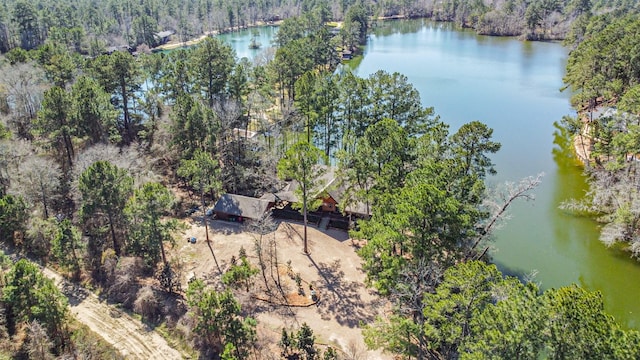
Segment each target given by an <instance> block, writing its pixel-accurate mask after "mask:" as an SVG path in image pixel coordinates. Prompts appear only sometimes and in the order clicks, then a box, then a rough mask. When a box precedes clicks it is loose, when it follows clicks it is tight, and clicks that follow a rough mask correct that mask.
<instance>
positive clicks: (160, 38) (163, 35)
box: [153, 30, 176, 45]
mask: <svg viewBox="0 0 640 360" xmlns="http://www.w3.org/2000/svg"><path fill="white" fill-rule="evenodd" d="M175 33H176V32H175V31H173V30H165V31H161V32H159V33H155V34H153V37H154V38H155V39H156V42H157V43H158V45H163V44H166V43H168V42H169V38H170V37H171V35H173V34H175Z"/></svg>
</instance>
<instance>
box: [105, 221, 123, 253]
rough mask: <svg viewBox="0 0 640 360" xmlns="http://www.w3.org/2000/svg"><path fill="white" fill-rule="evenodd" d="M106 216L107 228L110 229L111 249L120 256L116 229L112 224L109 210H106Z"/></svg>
mask: <svg viewBox="0 0 640 360" xmlns="http://www.w3.org/2000/svg"><path fill="white" fill-rule="evenodd" d="M107 216H108V217H109V230H110V231H111V239H112V240H113V251H114V252H115V253H116V256H120V245H119V244H118V240H117V239H116V229H115V226H114V224H113V216H112V215H111V211H108V212H107Z"/></svg>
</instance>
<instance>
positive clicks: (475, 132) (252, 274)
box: [0, 0, 640, 359]
mask: <svg viewBox="0 0 640 360" xmlns="http://www.w3.org/2000/svg"><path fill="white" fill-rule="evenodd" d="M636 10H637V4H636V3H635V2H632V1H630V2H625V1H599V2H596V1H594V2H593V3H589V2H588V1H570V2H563V1H553V0H551V1H548V0H540V1H531V2H525V1H522V2H520V1H504V2H501V1H497V2H493V3H491V4H486V3H485V2H477V1H449V0H447V1H443V2H437V3H436V2H432V1H429V0H425V1H418V2H414V3H406V2H393V1H385V2H378V3H367V2H355V3H354V2H340V3H337V2H336V3H332V2H320V1H318V2H313V1H304V2H243V1H234V0H229V1H224V0H220V1H215V2H214V1H207V0H204V1H197V2H195V1H185V2H166V3H165V2H158V1H153V0H149V1H146V0H145V1H140V2H126V1H119V0H113V1H107V2H83V1H57V2H51V1H49V2H47V1H42V2H40V1H30V2H26V1H16V2H14V1H6V2H3V3H2V4H0V51H1V52H2V53H3V54H4V55H3V56H2V58H1V63H0V73H1V74H3V75H2V78H1V79H0V114H1V118H0V239H1V240H2V243H3V244H4V245H3V246H5V248H6V249H7V250H13V251H15V253H17V254H19V256H13V257H8V256H3V257H1V258H0V269H1V271H2V277H1V281H0V289H1V294H0V308H1V309H2V311H1V312H0V314H1V315H0V353H1V354H2V355H3V356H5V357H7V358H19V359H27V358H41V359H46V358H56V357H58V358H114V357H116V356H117V355H116V354H114V350H113V349H109V347H108V346H106V345H104V346H95V347H93V346H87V345H88V344H94V343H95V340H88V337H89V336H91V335H89V334H87V331H86V329H83V328H82V327H80V326H78V325H77V324H75V323H74V322H73V319H72V318H73V317H72V316H71V315H70V314H69V311H68V309H67V298H66V297H65V296H64V295H63V294H62V293H61V292H60V290H59V289H57V288H56V287H55V285H54V284H53V282H52V281H51V280H49V279H48V278H46V277H44V276H43V275H42V274H41V272H40V269H39V267H38V266H37V265H35V264H34V263H32V262H30V261H27V259H24V258H23V257H28V258H29V259H32V260H34V261H37V262H38V263H40V264H42V265H46V266H48V267H51V268H54V269H56V270H57V271H58V272H60V273H61V274H63V275H64V276H65V278H67V279H68V281H71V282H74V283H78V284H82V286H84V287H87V288H89V289H92V290H93V291H95V292H97V293H100V294H101V295H102V296H104V297H105V298H106V299H107V300H108V301H109V302H110V303H111V304H114V305H118V306H119V307H121V308H123V309H125V310H126V311H129V312H131V313H133V314H137V315H138V316H140V317H141V318H143V319H145V320H146V321H148V322H150V323H153V324H154V326H164V327H167V328H170V329H171V330H170V331H169V334H170V335H168V336H169V337H174V338H179V339H182V340H183V342H184V346H185V347H187V348H188V349H189V350H187V351H188V352H190V353H192V354H197V355H196V356H201V357H203V358H214V359H218V358H220V359H247V358H255V359H268V358H274V359H275V358H287V359H298V358H305V359H316V358H318V359H319V358H322V359H342V358H345V359H346V358H348V357H347V356H346V355H345V352H344V351H336V350H335V349H333V348H332V347H319V346H318V345H316V344H314V335H313V331H314V329H312V328H310V327H309V326H307V325H306V324H303V325H302V326H300V327H299V328H297V329H285V328H283V329H282V337H281V339H280V341H279V344H278V346H279V348H280V349H281V352H280V354H277V353H269V352H265V350H264V349H263V348H259V347H258V346H257V345H256V344H258V343H261V342H262V341H263V339H260V336H261V333H260V332H259V331H258V330H257V329H258V323H257V320H256V318H255V317H253V316H252V314H248V313H247V312H246V311H244V310H243V309H245V308H246V305H247V304H246V303H242V301H241V297H240V293H242V292H244V290H245V288H246V289H247V290H248V289H249V288H251V287H257V286H261V285H259V283H260V281H259V280H256V279H258V278H260V277H262V278H263V279H264V286H265V287H266V288H269V286H271V282H270V281H272V280H269V279H268V278H267V276H266V271H267V268H268V267H267V265H265V260H263V256H264V253H263V252H262V251H263V250H261V249H259V248H256V249H254V250H253V251H251V250H249V252H251V260H249V257H248V256H247V252H248V251H247V250H243V252H241V253H239V254H238V257H237V258H235V257H234V260H233V261H232V262H231V265H230V266H228V267H227V268H225V271H224V274H222V275H221V276H220V277H217V278H215V279H196V280H194V281H191V282H190V283H188V284H183V283H182V281H181V279H182V278H183V275H184V274H182V270H181V268H180V264H179V263H177V262H175V261H174V260H173V259H172V258H171V257H170V256H168V254H167V252H168V250H169V249H170V248H173V246H174V245H175V244H176V242H177V240H178V237H179V234H180V233H181V231H182V230H183V229H184V226H185V225H184V222H183V221H182V220H183V219H184V218H185V217H187V215H188V214H189V212H190V211H191V210H192V209H195V207H196V206H200V209H199V210H200V211H204V209H205V207H206V204H212V203H213V202H215V200H216V199H217V198H218V197H220V196H221V195H222V194H225V193H231V194H241V195H247V196H251V197H259V196H261V195H263V194H265V193H271V192H275V191H277V190H278V189H279V188H281V187H282V185H283V183H284V181H285V180H291V179H293V180H296V181H297V182H298V183H300V184H301V185H302V186H300V188H299V190H298V192H299V194H298V195H299V198H300V199H302V203H301V204H300V207H301V211H302V213H303V215H304V216H305V219H306V215H307V212H308V211H307V209H310V208H313V207H314V206H316V207H317V206H318V205H317V203H316V202H315V201H314V200H315V199H313V196H312V195H310V194H312V193H313V189H314V188H316V187H317V186H318V184H317V183H315V181H314V180H315V179H316V178H318V177H319V176H321V175H322V172H324V171H326V168H327V165H332V164H331V161H330V160H329V159H334V165H335V167H336V169H337V170H336V171H337V174H338V178H339V180H340V182H341V184H342V185H343V186H344V187H345V188H346V189H347V190H346V192H345V199H346V200H345V201H346V202H347V203H351V204H358V203H365V204H367V205H368V206H371V208H372V209H375V210H373V211H372V214H371V217H370V219H367V220H364V219H363V220H361V221H358V223H357V226H356V227H355V228H354V229H353V230H352V231H351V232H350V234H349V235H350V236H351V237H352V238H355V239H362V240H364V243H365V245H363V246H362V247H361V248H360V249H359V250H358V255H359V256H360V258H361V260H362V269H363V271H364V272H365V273H366V277H367V286H370V287H371V289H372V291H375V292H376V293H377V294H379V296H380V297H381V298H383V299H384V300H385V301H387V302H388V304H389V308H390V311H389V312H388V313H387V314H386V315H385V316H381V317H379V318H378V319H376V320H375V321H372V322H371V323H368V324H362V328H363V336H364V339H365V342H366V344H367V346H369V347H370V348H371V349H379V348H381V349H384V350H385V351H386V352H388V353H391V354H393V355H395V356H398V357H400V358H407V359H409V358H417V359H457V358H465V359H487V358H493V359H512V358H527V359H537V358H539V357H540V356H541V355H544V356H546V357H548V358H552V359H567V358H596V359H600V358H615V359H637V358H640V334H639V333H638V332H637V331H635V330H627V329H624V328H623V327H621V326H620V325H619V324H617V323H616V321H615V319H613V317H611V316H610V315H608V314H606V312H605V311H604V305H603V299H602V295H601V294H599V293H592V292H588V291H586V290H584V289H582V288H580V287H578V286H567V287H563V288H558V289H548V290H546V291H541V290H540V289H539V287H538V285H537V284H536V283H535V281H534V280H533V279H527V278H523V279H517V278H513V277H506V276H504V275H503V274H502V273H500V271H499V270H498V269H497V268H496V267H495V265H492V264H491V258H490V255H489V254H488V252H487V251H488V249H489V246H490V243H491V239H492V231H493V230H494V229H495V227H496V226H497V224H499V223H500V222H501V221H503V217H504V215H505V211H506V209H507V208H508V206H509V205H510V204H511V203H512V202H514V201H518V200H523V199H524V200H526V199H528V198H530V193H531V191H532V190H533V189H534V188H535V186H536V185H537V184H538V183H539V181H540V178H538V177H532V178H527V179H523V180H522V181H521V182H519V183H516V184H510V185H508V186H506V187H505V189H504V192H503V193H502V194H501V195H502V196H501V197H497V198H494V197H491V196H490V195H489V191H488V189H487V184H486V182H485V180H486V179H487V177H488V176H489V175H491V174H494V173H495V171H496V170H495V169H494V167H493V163H492V161H491V155H492V154H494V153H496V152H498V151H499V150H500V147H501V146H500V144H499V143H497V142H495V141H493V140H492V133H493V130H492V129H491V128H489V127H487V126H486V125H485V124H483V123H481V122H478V121H473V122H470V123H468V124H465V125H463V126H462V127H461V128H460V129H458V130H457V131H455V132H451V131H450V130H449V127H448V125H447V124H446V119H440V117H439V116H438V115H437V114H435V112H434V110H433V108H430V107H424V106H423V105H422V104H421V101H420V96H419V94H418V92H417V90H416V89H415V88H414V87H413V85H412V84H411V83H409V81H408V79H407V77H406V76H404V75H402V74H399V73H387V72H385V71H382V70H381V71H378V72H376V73H374V74H372V75H371V76H369V77H367V78H359V77H357V76H355V75H354V74H352V73H350V72H348V71H345V72H335V71H334V70H335V69H336V66H337V65H338V63H339V62H340V57H339V53H338V49H343V48H357V47H358V46H363V45H366V34H367V31H368V29H369V28H370V27H372V26H375V23H376V21H378V20H377V18H378V17H379V16H396V15H401V16H405V17H417V16H420V17H430V18H433V19H435V20H441V21H455V22H456V23H458V24H459V25H460V26H464V27H472V28H474V29H476V30H477V31H478V32H480V33H487V34H494V35H517V36H522V37H523V38H525V39H564V40H565V42H566V44H567V46H568V47H570V48H571V49H572V51H571V54H570V57H569V63H568V66H567V73H566V77H565V83H566V84H567V88H568V89H569V88H570V89H571V91H572V93H573V94H574V95H573V99H572V101H573V105H574V106H575V107H576V108H577V109H579V110H584V111H585V113H589V112H592V111H595V110H596V109H598V108H601V107H602V106H604V105H617V106H618V108H619V109H621V110H623V111H624V112H625V114H634V115H636V116H637V115H640V106H638V101H637V100H638V78H639V77H640V71H639V69H638V68H637V67H638V62H637V61H636V60H637V59H635V58H634V56H636V54H638V53H640V52H638V51H637V49H638V46H639V45H638V44H640V42H639V41H638V40H639V39H638V38H637V37H638V35H637V34H640V31H638V29H637V27H638V26H639V25H640V20H638V16H637V14H636V13H635V11H636ZM620 14H628V16H620ZM271 21H281V24H280V25H279V31H278V34H277V37H276V41H275V45H276V47H275V50H273V51H268V52H265V54H264V55H263V56H261V57H259V58H258V59H257V60H256V61H255V62H250V61H248V60H247V59H246V58H243V59H237V57H236V55H235V53H234V51H233V50H232V48H231V47H230V46H229V45H227V44H225V43H224V42H222V41H221V40H219V39H218V38H216V37H211V36H209V37H206V38H205V39H204V40H203V41H202V42H200V43H199V44H198V45H197V46H193V47H189V48H181V49H177V50H173V51H170V52H152V51H151V49H152V48H154V47H155V46H156V45H158V38H157V37H156V36H155V34H156V33H157V32H159V31H162V30H166V29H168V30H172V31H175V34H176V35H175V36H177V37H178V38H179V39H180V40H182V41H183V40H187V39H190V38H192V37H197V36H198V35H201V34H207V33H212V32H222V31H229V30H231V29H233V28H237V27H245V26H248V25H253V24H258V23H268V22H271ZM330 21H341V22H342V24H343V26H342V27H341V28H340V30H339V31H338V33H337V35H336V34H334V33H332V31H331V29H330V28H329V27H327V26H326V23H327V22H330ZM123 45H124V46H125V48H120V49H121V50H120V51H113V52H107V51H106V50H107V48H109V47H112V46H118V47H120V46H123ZM626 119H627V118H626V117H624V119H618V118H615V119H614V120H612V121H610V122H600V123H599V124H604V125H607V126H604V125H599V126H591V127H590V128H591V129H595V130H593V131H598V133H596V134H595V135H593V136H594V137H596V138H599V139H610V140H609V141H601V142H598V143H597V144H595V145H594V149H595V150H594V152H593V153H594V154H595V155H594V156H597V158H595V159H596V160H597V161H595V162H594V166H593V168H592V171H593V172H592V173H593V177H594V184H596V185H595V186H594V187H593V190H592V194H591V196H590V197H589V198H588V200H589V202H580V203H578V202H575V203H571V204H565V206H566V207H567V208H570V209H572V210H574V211H580V212H586V213H589V214H594V213H595V214H598V215H599V216H601V217H602V219H603V221H606V222H607V223H608V225H607V226H606V227H605V230H604V231H603V237H604V239H605V240H604V241H609V242H610V243H614V242H620V241H624V242H629V243H630V248H631V251H632V253H633V254H638V253H640V241H638V240H637V239H640V237H638V231H637V226H638V219H639V215H640V211H638V209H636V208H637V204H638V201H636V200H637V199H636V197H637V196H636V195H637V185H636V179H637V176H636V174H637V171H636V168H637V165H636V164H637V162H636V161H629V154H632V155H633V156H632V158H633V159H635V155H636V154H637V153H639V152H640V149H636V148H637V146H638V144H639V142H638V141H636V138H637V136H636V133H637V132H638V131H637V130H638V122H637V120H631V121H626ZM633 119H637V117H636V118H633ZM623 120H624V121H626V122H623ZM621 124H622V125H621ZM582 126H583V121H581V120H580V119H579V118H576V119H570V118H566V119H564V121H563V123H562V124H560V125H559V126H558V127H559V129H561V130H562V131H564V132H565V133H566V134H568V135H569V134H579V133H581V132H582V131H581V129H582ZM620 128H624V129H625V130H628V131H620ZM248 131H254V132H256V133H257V134H259V136H260V137H261V138H262V139H263V140H264V141H261V142H258V143H256V142H252V141H250V139H248V137H247V136H246V134H247V132H248ZM243 134H245V135H243ZM320 164H322V165H324V166H319V165H320ZM178 192H182V193H187V194H189V195H190V200H188V201H185V200H184V198H183V197H178V196H177V193H178ZM621 199H622V200H625V201H619V200H621ZM614 200H616V201H614ZM614 206H615V207H614ZM268 222H269V219H264V223H265V224H267V225H264V224H262V225H261V223H258V224H257V226H262V227H261V228H259V229H258V230H257V231H258V233H262V232H268V229H269V228H270V225H268ZM205 223H206V222H205ZM263 225H264V226H263ZM305 225H306V221H305ZM254 230H255V229H254ZM304 252H305V253H306V252H307V249H306V238H305V248H304ZM254 259H257V262H258V263H257V264H256V263H255V261H253V260H254ZM276 259H277V256H276ZM269 266H272V265H269ZM276 266H277V264H276ZM221 272H222V271H221ZM274 285H275V287H274V288H277V287H278V285H279V284H278V282H277V281H276V283H275V284H274ZM273 296H274V297H277V296H278V294H277V291H274V294H273ZM245 299H246V298H245ZM245 301H246V300H245ZM249 301H250V300H249ZM567 329H571V330H570V331H568V330H567ZM352 358H355V357H352Z"/></svg>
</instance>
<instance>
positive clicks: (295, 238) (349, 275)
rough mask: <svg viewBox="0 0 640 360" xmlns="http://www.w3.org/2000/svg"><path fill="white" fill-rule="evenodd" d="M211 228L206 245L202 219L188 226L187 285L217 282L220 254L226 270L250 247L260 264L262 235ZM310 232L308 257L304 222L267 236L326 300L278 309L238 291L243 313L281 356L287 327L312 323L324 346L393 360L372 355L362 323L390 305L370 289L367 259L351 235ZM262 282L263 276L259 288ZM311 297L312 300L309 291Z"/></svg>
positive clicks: (214, 224) (288, 283)
mask: <svg viewBox="0 0 640 360" xmlns="http://www.w3.org/2000/svg"><path fill="white" fill-rule="evenodd" d="M208 224H209V237H210V240H211V242H210V243H209V244H207V243H206V242H205V241H204V240H205V231H204V226H202V222H201V218H199V217H194V219H192V220H191V221H189V222H188V225H189V228H188V230H187V231H186V233H185V234H184V236H185V238H184V241H180V242H179V243H178V244H177V246H176V248H174V249H173V251H172V254H173V256H179V259H180V261H181V262H182V265H183V273H184V276H185V281H186V278H189V277H192V276H196V277H198V278H201V279H206V280H210V281H211V282H212V283H215V282H216V281H217V280H218V279H219V275H220V274H219V271H218V269H217V266H216V264H215V260H214V256H215V258H216V260H217V261H218V264H219V265H220V268H221V269H222V271H223V272H224V271H225V270H226V269H228V268H229V266H230V260H231V257H232V256H234V255H235V256H236V257H237V256H238V251H239V250H240V247H244V249H245V250H246V252H247V254H248V257H249V259H250V260H251V261H252V262H253V263H254V264H256V265H257V256H256V252H255V243H256V239H257V238H258V235H257V234H255V233H252V232H250V231H248V230H246V229H245V228H244V227H243V226H241V225H239V224H237V223H230V222H226V221H219V220H211V221H209V223H208ZM308 232H309V249H310V255H305V254H303V253H302V248H303V247H302V238H301V235H302V233H303V226H302V225H301V224H298V223H289V222H282V223H279V225H278V228H277V230H276V231H275V232H272V233H270V234H266V235H264V236H263V244H264V243H266V242H267V241H269V240H270V239H274V237H275V241H276V244H277V253H278V262H279V263H280V264H281V265H286V263H287V261H289V260H290V261H291V267H292V270H293V272H294V273H299V274H300V276H301V278H302V280H303V282H304V284H305V285H304V286H305V288H308V284H312V285H313V286H314V288H315V289H316V290H317V293H318V295H319V297H320V300H319V301H318V303H317V304H315V305H312V306H309V307H288V306H283V305H274V304H270V303H267V302H263V301H260V300H256V298H255V296H254V295H255V294H247V293H245V292H243V291H238V292H237V296H238V297H239V298H240V299H241V300H242V304H243V309H245V311H247V312H249V313H250V314H251V315H252V316H254V317H256V318H257V320H258V323H259V327H258V335H259V337H260V338H261V339H262V340H263V342H264V346H265V347H269V348H271V349H272V350H273V351H274V352H278V348H277V345H276V344H277V342H278V340H280V335H281V332H282V328H283V327H284V328H286V329H288V330H294V331H297V329H298V328H299V327H300V325H302V323H307V324H308V325H309V326H310V327H311V329H312V330H313V332H314V335H315V336H316V343H317V344H319V345H320V347H321V348H322V347H323V346H324V345H331V346H333V347H334V348H336V349H338V350H342V351H343V352H345V353H346V354H348V355H357V356H359V357H357V358H359V359H370V360H373V359H390V358H391V357H390V356H387V355H386V354H381V353H380V352H374V351H367V350H366V347H365V345H364V341H363V338H362V331H361V324H367V323H372V322H373V321H374V320H375V318H376V316H377V315H379V314H381V313H382V311H383V309H384V307H385V305H386V302H385V301H383V300H382V299H381V298H379V297H378V296H377V294H376V293H375V292H374V291H372V290H371V289H369V288H367V287H366V286H365V284H364V281H365V274H364V273H363V271H362V269H361V259H360V258H359V257H358V255H357V254H356V252H355V248H354V245H353V244H352V242H351V240H350V239H349V237H348V234H347V233H346V232H344V231H340V230H332V229H330V230H322V231H321V230H319V229H317V228H315V227H312V226H310V227H309V229H308ZM192 236H193V237H196V239H197V241H196V243H195V244H191V243H188V242H187V241H186V238H187V237H192ZM209 245H211V246H209ZM282 279H283V282H285V287H288V288H289V289H291V291H294V292H295V288H296V286H295V283H294V282H293V281H292V280H291V279H288V278H287V277H286V275H283V277H282ZM261 282H262V277H261V275H260V274H259V275H257V276H256V279H255V284H256V285H260V283H261ZM183 288H186V287H183ZM243 294H244V295H243ZM243 296H244V297H243ZM305 296H309V291H308V290H307V292H306V294H305ZM351 358H356V357H355V356H352V357H351Z"/></svg>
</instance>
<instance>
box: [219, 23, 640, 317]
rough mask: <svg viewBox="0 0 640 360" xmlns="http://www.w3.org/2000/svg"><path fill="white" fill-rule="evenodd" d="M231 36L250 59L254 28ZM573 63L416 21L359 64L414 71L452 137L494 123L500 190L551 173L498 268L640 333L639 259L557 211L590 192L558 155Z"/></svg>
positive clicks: (550, 51) (555, 54) (376, 37)
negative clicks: (585, 303)
mask: <svg viewBox="0 0 640 360" xmlns="http://www.w3.org/2000/svg"><path fill="white" fill-rule="evenodd" d="M267 31H273V30H272V29H271V28H264V29H261V37H260V38H259V41H260V42H261V43H262V44H263V46H265V45H267V44H269V43H270V40H268V39H267V38H268V36H267V35H264V36H265V37H264V38H263V37H262V36H263V35H262V34H263V33H266V32H267ZM227 35H230V34H226V35H224V36H227ZM272 35H273V33H272V34H271V36H272ZM229 37H231V38H232V39H236V40H234V41H231V42H230V44H232V45H233V46H234V48H236V52H237V53H238V55H239V57H241V56H247V57H250V58H252V57H253V56H255V55H253V54H252V53H248V51H250V50H249V48H248V46H249V41H250V38H251V32H250V31H244V32H239V33H234V34H233V35H232V36H229ZM241 38H242V39H244V40H242V41H241V40H238V39H241ZM223 39H224V37H223ZM246 54H248V55H246ZM566 59H567V50H566V49H565V48H563V47H562V46H561V45H560V44H558V43H550V42H525V41H520V40H518V39H514V38H506V37H488V36H478V35H476V34H475V33H474V32H472V31H465V30H458V29H456V28H455V27H454V26H453V25H452V24H449V23H434V22H430V21H427V20H411V21H394V22H385V23H384V24H383V25H381V26H379V27H378V28H376V29H374V31H373V33H372V34H371V35H370V37H369V41H368V44H367V47H366V49H365V52H364V56H363V57H362V58H358V59H355V60H354V61H353V63H352V64H353V65H352V66H353V67H354V71H355V72H356V73H357V74H358V75H359V76H361V77H367V76H369V74H371V73H374V72H375V71H377V70H380V69H382V70H385V71H387V72H395V71H397V72H400V73H402V74H404V75H406V76H407V77H408V78H409V81H410V82H411V83H413V85H414V86H415V87H416V88H417V89H418V90H419V91H420V94H421V98H422V102H423V105H424V106H433V107H434V109H435V112H436V114H438V115H440V116H441V118H442V120H443V121H444V122H446V123H448V124H450V126H451V132H455V131H456V130H457V129H458V128H459V127H460V126H461V125H462V124H464V123H466V122H469V121H472V120H480V121H482V122H484V123H486V124H487V125H489V126H490V127H492V128H493V129H494V139H495V140H496V141H499V142H500V143H502V149H501V150H500V152H499V153H497V154H495V155H494V156H493V157H492V158H493V159H494V161H495V163H496V169H497V170H498V175H497V176H495V177H493V178H490V179H489V182H490V184H491V185H497V184H500V183H502V182H505V181H514V182H517V181H519V180H520V179H521V178H523V177H526V176H535V175H536V174H538V173H541V172H544V173H545V176H544V178H543V182H542V184H541V185H540V186H539V187H538V188H537V189H536V190H535V196H536V199H535V201H532V202H519V203H517V204H515V205H514V206H513V207H512V208H511V209H510V214H511V219H509V221H508V222H507V223H506V224H505V225H504V226H503V227H502V228H501V229H499V230H498V231H497V232H496V236H495V242H494V247H493V250H492V256H493V259H494V262H495V263H496V264H497V265H498V266H499V267H500V269H501V270H503V271H504V272H505V273H507V274H512V275H519V276H522V275H524V274H530V273H533V272H535V273H537V275H536V276H535V281H537V282H539V283H540V285H541V287H542V288H543V289H546V288H551V287H556V288H557V287H560V286H565V285H569V284H571V283H577V284H579V285H581V286H583V287H585V288H587V289H589V290H599V291H600V292H602V294H603V298H604V303H605V308H606V310H607V311H608V312H609V313H611V314H612V315H613V316H615V318H616V319H617V320H618V321H619V322H620V323H621V324H623V325H624V326H626V327H629V328H636V329H640V308H638V299H639V298H640V280H639V279H640V263H638V262H636V261H634V260H631V259H630V258H629V256H628V254H627V253H624V252H622V251H619V250H614V249H607V248H606V247H605V246H604V245H603V244H602V243H600V242H599V241H598V232H599V229H598V224H596V223H595V222H594V221H592V220H590V219H587V218H582V217H576V216H573V215H571V214H566V213H564V212H563V211H561V210H559V209H558V205H559V204H560V203H561V202H562V201H564V200H567V199H569V198H574V197H578V198H579V197H580V196H582V195H583V194H584V192H585V191H586V189H587V186H586V184H585V179H584V178H583V175H582V169H581V167H580V166H578V165H577V164H576V163H575V162H574V161H571V160H570V159H563V158H554V156H553V153H552V151H553V149H554V146H555V145H554V143H553V141H554V135H553V134H554V130H555V129H554V127H553V123H554V122H555V121H559V120H560V119H561V118H562V117H563V116H564V115H573V114H574V112H573V110H572V109H571V107H570V104H569V96H570V94H568V93H562V92H560V91H559V89H560V88H561V87H562V86H563V83H562V76H563V74H564V70H565V63H566Z"/></svg>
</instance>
